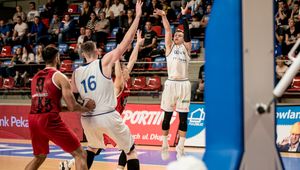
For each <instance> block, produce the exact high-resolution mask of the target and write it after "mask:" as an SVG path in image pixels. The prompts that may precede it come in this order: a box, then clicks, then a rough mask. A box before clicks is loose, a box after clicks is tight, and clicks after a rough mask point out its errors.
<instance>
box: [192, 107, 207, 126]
mask: <svg viewBox="0 0 300 170" xmlns="http://www.w3.org/2000/svg"><path fill="white" fill-rule="evenodd" d="M198 113H200V114H198ZM204 119H205V112H204V108H199V109H197V110H195V111H193V112H192V113H191V114H190V117H189V118H188V120H189V125H191V126H204Z"/></svg>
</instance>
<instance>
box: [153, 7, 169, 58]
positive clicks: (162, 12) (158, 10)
mask: <svg viewBox="0 0 300 170" xmlns="http://www.w3.org/2000/svg"><path fill="white" fill-rule="evenodd" d="M154 14H155V15H159V16H161V18H162V22H163V25H164V28H165V43H166V55H167V54H169V53H170V51H171V46H172V30H171V27H170V23H169V21H168V19H167V16H166V13H165V12H164V11H163V10H160V9H155V10H154Z"/></svg>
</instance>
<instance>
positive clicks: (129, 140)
mask: <svg viewBox="0 0 300 170" xmlns="http://www.w3.org/2000/svg"><path fill="white" fill-rule="evenodd" d="M103 116H105V119H106V120H107V130H108V131H107V135H108V136H109V137H110V138H112V139H113V140H114V141H115V142H116V143H117V146H118V148H119V149H121V150H123V151H124V152H125V153H126V157H127V169H128V170H139V168H140V165H139V160H138V157H137V152H136V149H135V146H134V141H133V137H132V135H131V133H130V130H129V128H128V126H127V125H125V123H124V122H123V120H122V118H121V116H120V114H119V113H118V112H114V113H111V114H107V115H103Z"/></svg>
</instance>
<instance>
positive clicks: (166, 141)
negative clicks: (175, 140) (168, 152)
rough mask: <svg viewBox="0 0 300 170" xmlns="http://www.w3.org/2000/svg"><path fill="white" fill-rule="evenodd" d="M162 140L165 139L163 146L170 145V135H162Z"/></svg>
mask: <svg viewBox="0 0 300 170" xmlns="http://www.w3.org/2000/svg"><path fill="white" fill-rule="evenodd" d="M162 141H163V144H162V146H163V147H168V146H169V143H168V136H164V135H163V136H162Z"/></svg>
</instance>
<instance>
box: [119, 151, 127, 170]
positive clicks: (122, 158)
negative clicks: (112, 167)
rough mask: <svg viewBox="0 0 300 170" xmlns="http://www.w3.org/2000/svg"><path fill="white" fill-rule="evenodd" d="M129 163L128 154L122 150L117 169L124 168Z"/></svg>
mask: <svg viewBox="0 0 300 170" xmlns="http://www.w3.org/2000/svg"><path fill="white" fill-rule="evenodd" d="M126 164H127V156H126V153H125V152H124V151H122V152H121V154H120V156H119V161H118V167H117V170H123V169H124V168H125V166H126Z"/></svg>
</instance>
